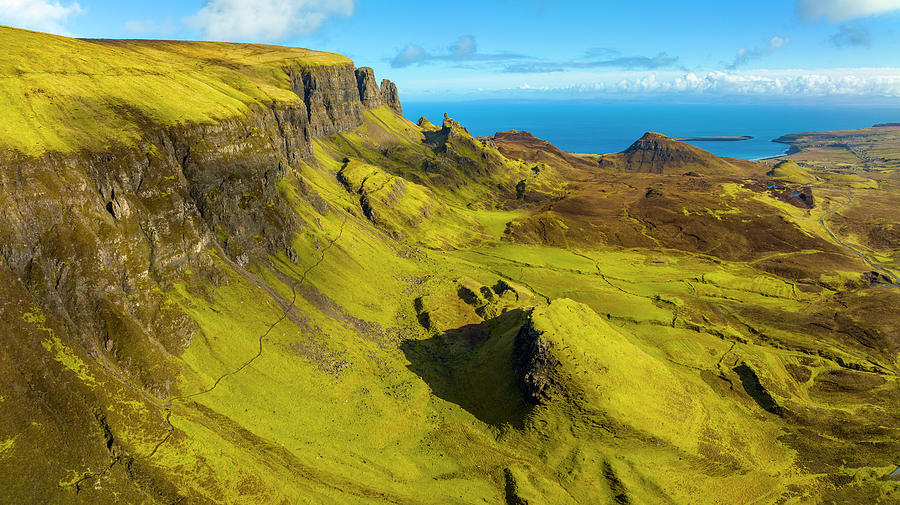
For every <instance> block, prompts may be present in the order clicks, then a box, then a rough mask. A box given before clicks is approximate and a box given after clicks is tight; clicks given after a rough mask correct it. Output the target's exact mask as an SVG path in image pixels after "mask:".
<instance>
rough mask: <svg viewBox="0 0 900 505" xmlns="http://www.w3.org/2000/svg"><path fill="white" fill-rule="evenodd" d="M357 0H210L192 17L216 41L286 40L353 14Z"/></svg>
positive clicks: (197, 26) (205, 34)
mask: <svg viewBox="0 0 900 505" xmlns="http://www.w3.org/2000/svg"><path fill="white" fill-rule="evenodd" d="M354 4H355V0H208V1H207V2H206V4H205V5H204V6H203V8H201V9H200V10H199V11H197V13H196V14H194V15H192V16H189V17H188V18H187V19H186V22H187V24H188V25H189V26H191V27H192V28H196V29H200V30H203V34H204V36H205V38H207V39H213V40H265V41H277V40H284V39H286V38H288V37H291V36H296V35H308V34H310V33H312V32H314V31H316V30H317V29H318V28H319V27H320V26H322V23H324V22H325V20H327V19H328V18H330V17H332V16H350V15H352V14H353V8H354Z"/></svg>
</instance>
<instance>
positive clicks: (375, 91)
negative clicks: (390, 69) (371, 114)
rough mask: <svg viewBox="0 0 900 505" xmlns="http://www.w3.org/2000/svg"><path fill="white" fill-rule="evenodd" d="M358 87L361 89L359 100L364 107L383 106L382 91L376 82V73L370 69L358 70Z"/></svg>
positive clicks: (361, 68)
mask: <svg viewBox="0 0 900 505" xmlns="http://www.w3.org/2000/svg"><path fill="white" fill-rule="evenodd" d="M356 85H357V87H359V99H360V101H362V104H363V106H364V107H367V108H374V107H378V106H380V105H381V104H382V99H381V90H380V89H379V88H378V81H376V80H375V71H374V70H372V69H371V68H369V67H360V68H357V69H356Z"/></svg>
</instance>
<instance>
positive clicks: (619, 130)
mask: <svg viewBox="0 0 900 505" xmlns="http://www.w3.org/2000/svg"><path fill="white" fill-rule="evenodd" d="M445 112H446V113H448V114H449V115H450V117H452V118H454V119H456V120H457V121H459V122H460V123H462V125H463V126H465V127H466V128H467V129H468V130H469V131H470V132H471V133H472V134H473V135H476V136H488V135H493V134H494V133H496V132H498V131H505V130H526V131H529V132H531V133H532V134H534V135H535V136H537V137H540V138H542V139H544V140H547V141H550V142H551V143H553V144H555V145H556V146H557V147H559V148H561V149H563V150H565V151H569V152H575V153H595V154H601V153H610V152H617V151H622V150H624V149H626V148H627V147H628V146H629V145H631V143H632V142H634V141H635V140H637V139H638V138H640V137H641V135H643V134H644V133H645V132H648V131H654V132H658V133H662V134H664V135H668V136H670V137H673V138H678V137H702V136H707V137H708V136H752V137H753V138H752V139H750V140H742V141H692V142H690V143H691V144H693V145H695V146H698V147H700V148H702V149H705V150H707V151H710V152H712V153H713V154H716V155H718V156H730V157H734V158H744V159H750V160H756V159H762V158H768V157H771V156H778V155H781V154H784V153H785V151H786V150H787V148H788V146H787V145H785V144H779V143H775V142H772V139H775V138H778V137H780V136H782V135H785V134H788V133H799V132H809V131H823V130H850V129H856V128H867V127H870V126H872V125H875V124H880V123H895V122H900V103H898V104H897V105H877V106H876V105H834V106H824V105H790V104H788V105H785V104H764V105H751V104H671V103H661V104H646V103H641V104H626V103H582V102H403V114H404V116H406V117H407V118H408V119H410V120H411V121H413V122H415V121H417V120H418V119H419V117H421V116H425V117H426V118H428V119H429V120H430V121H431V122H432V123H434V124H437V125H440V124H441V121H442V119H443V115H444V113H445Z"/></svg>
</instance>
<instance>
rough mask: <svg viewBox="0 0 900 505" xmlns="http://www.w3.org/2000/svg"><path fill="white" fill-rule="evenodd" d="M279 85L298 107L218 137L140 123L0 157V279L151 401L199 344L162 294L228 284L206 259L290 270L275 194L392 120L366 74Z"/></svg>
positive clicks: (390, 90)
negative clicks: (356, 132)
mask: <svg viewBox="0 0 900 505" xmlns="http://www.w3.org/2000/svg"><path fill="white" fill-rule="evenodd" d="M286 72H287V73H288V75H289V76H290V82H291V89H292V90H293V91H294V93H296V94H297V96H299V97H300V98H301V99H302V100H301V101H300V102H291V103H272V104H271V105H270V106H268V107H255V108H253V109H252V111H251V113H250V114H247V115H246V116H244V117H235V118H232V119H227V120H224V121H221V122H218V123H216V124H199V125H184V126H175V127H156V126H154V125H152V124H148V126H147V130H146V134H145V135H144V137H143V138H142V139H141V140H140V141H139V142H138V146H136V147H126V146H118V147H117V146H112V147H111V148H110V149H109V150H107V151H105V152H79V153H77V154H75V155H61V154H54V153H50V154H45V155H44V156H42V157H40V158H34V157H29V156H25V155H22V154H20V153H17V152H15V151H12V150H6V151H0V166H3V167H4V168H5V169H4V170H2V171H0V193H2V194H3V195H5V196H4V197H3V198H2V199H0V214H2V215H3V216H4V219H3V221H2V223H0V257H2V259H3V262H4V264H5V266H6V267H8V268H9V269H10V270H11V272H12V273H13V274H14V275H15V276H17V277H19V278H21V279H22V281H23V283H24V284H25V286H26V287H27V289H28V290H29V291H30V293H31V294H32V296H33V297H34V298H35V299H36V300H37V301H38V302H39V303H40V304H41V305H43V306H46V307H48V308H49V309H50V310H51V312H52V316H54V317H55V318H56V319H58V320H59V321H62V322H64V324H65V326H66V329H67V330H68V332H69V333H71V334H73V335H78V336H79V338H80V339H81V340H82V342H81V343H82V344H83V345H84V347H85V348H87V349H88V350H89V352H91V353H96V354H98V355H103V356H104V357H105V358H106V359H109V360H110V361H112V362H115V363H117V364H118V365H119V366H121V367H123V368H124V369H125V370H126V371H127V372H126V373H128V374H129V375H131V376H133V378H135V379H137V380H139V381H140V382H141V383H142V385H143V386H145V387H146V388H147V389H148V390H150V391H152V392H153V393H154V394H156V395H159V396H160V397H163V398H164V397H165V396H166V395H167V394H168V391H169V388H170V385H171V380H172V377H170V376H168V374H166V373H165V368H166V367H165V366H164V365H161V364H164V363H166V360H167V356H166V355H167V354H170V355H171V354H178V353H180V352H181V351H182V350H183V349H185V348H186V347H187V345H188V344H189V343H190V342H191V339H192V337H193V336H194V333H195V328H194V324H193V322H192V321H191V319H190V318H188V317H187V316H186V315H184V313H183V312H182V311H181V309H179V308H178V307H173V306H172V305H171V304H167V303H166V302H165V297H164V296H162V294H161V292H160V290H161V288H164V287H167V286H169V285H171V283H172V282H173V281H174V280H175V279H176V278H177V276H178V275H179V274H180V273H182V272H184V271H188V270H190V271H194V272H198V273H200V274H202V275H204V276H206V277H207V278H209V279H210V280H212V281H213V282H215V283H221V282H223V281H222V279H221V278H220V277H221V274H219V273H218V269H217V268H216V262H217V260H216V259H215V256H218V257H220V259H222V260H225V261H227V262H229V263H231V264H232V265H233V266H235V267H237V268H241V267H243V266H246V265H247V264H248V262H249V261H250V260H251V259H252V258H263V257H265V256H266V255H267V254H272V253H276V252H279V251H283V250H286V251H288V256H289V257H293V258H295V259H296V252H294V251H293V249H291V246H290V238H291V237H292V236H293V234H294V233H295V232H297V231H298V226H299V225H298V224H297V223H296V222H295V217H294V216H295V214H293V213H292V212H290V210H289V209H288V208H287V204H286V203H285V201H284V199H282V198H279V197H278V194H277V185H278V181H279V180H280V179H281V178H282V177H283V176H284V174H285V172H286V170H289V168H290V167H292V166H296V165H297V163H298V162H300V161H301V160H304V159H308V158H309V157H310V156H311V155H312V144H313V140H314V139H316V138H320V137H324V136H328V135H332V134H335V133H339V132H343V131H347V130H350V129H353V128H355V127H357V126H359V124H360V123H361V114H362V112H363V111H365V110H367V109H371V108H375V107H379V106H381V105H382V101H383V98H382V97H383V96H384V97H387V98H388V100H387V101H386V103H387V104H388V105H390V106H391V107H394V108H396V109H398V110H399V108H400V105H399V101H397V93H396V86H394V85H393V84H392V83H391V82H390V81H387V80H385V81H384V82H383V84H382V87H381V89H379V88H378V85H377V84H376V83H375V80H374V76H373V74H372V70H371V69H368V68H362V69H359V70H357V69H355V68H354V67H353V66H352V65H335V66H325V67H312V68H303V67H299V66H297V67H292V68H289V69H287V70H286ZM308 198H315V195H309V196H308ZM323 211H327V205H326V208H324V209H323ZM151 369H153V373H150V372H149V370H151Z"/></svg>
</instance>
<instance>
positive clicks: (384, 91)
mask: <svg viewBox="0 0 900 505" xmlns="http://www.w3.org/2000/svg"><path fill="white" fill-rule="evenodd" d="M381 101H382V102H384V104H385V105H387V106H388V107H390V108H392V109H394V110H395V111H397V112H399V113H401V114H402V113H403V107H401V106H400V93H398V92H397V85H396V84H394V83H392V82H391V81H389V80H387V79H385V80H383V81H381Z"/></svg>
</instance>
